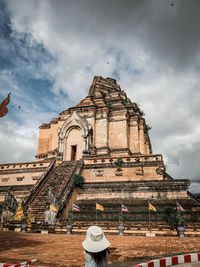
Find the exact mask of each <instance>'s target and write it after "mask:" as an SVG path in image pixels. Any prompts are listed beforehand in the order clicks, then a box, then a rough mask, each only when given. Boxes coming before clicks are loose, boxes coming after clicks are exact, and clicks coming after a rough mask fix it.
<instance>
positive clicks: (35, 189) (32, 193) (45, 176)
mask: <svg viewBox="0 0 200 267" xmlns="http://www.w3.org/2000/svg"><path fill="white" fill-rule="evenodd" d="M55 163H56V160H54V161H52V162H51V163H50V164H49V166H48V167H47V169H46V170H45V172H44V173H43V174H42V176H41V177H40V179H39V180H38V181H37V183H36V184H35V185H34V186H33V187H32V189H31V190H30V193H29V195H28V196H27V198H26V200H25V202H24V204H23V211H25V210H26V209H27V207H28V205H29V203H31V202H32V200H33V199H34V198H35V197H36V195H37V194H38V192H39V191H40V188H41V187H42V185H43V184H44V182H46V180H47V179H48V177H49V173H51V170H52V169H53V167H54V166H55Z"/></svg>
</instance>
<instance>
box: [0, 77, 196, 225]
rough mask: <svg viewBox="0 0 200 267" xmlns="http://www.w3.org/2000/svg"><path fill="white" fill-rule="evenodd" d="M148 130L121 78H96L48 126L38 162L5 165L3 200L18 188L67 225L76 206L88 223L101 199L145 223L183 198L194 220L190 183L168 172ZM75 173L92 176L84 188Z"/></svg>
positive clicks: (0, 170) (1, 170)
mask: <svg viewBox="0 0 200 267" xmlns="http://www.w3.org/2000/svg"><path fill="white" fill-rule="evenodd" d="M148 130H149V126H148V125H147V124H146V122H145V119H144V117H143V112H142V111H141V110H140V108H139V107H138V105H137V104H136V103H134V102H131V100H130V99H129V98H128V97H127V95H126V93H125V92H124V91H123V90H121V89H120V86H119V85H118V84H117V83H116V80H114V79H111V78H106V79H105V78H102V77H99V76H95V77H94V80H93V83H92V85H91V87H90V89H89V93H88V96H86V98H85V99H83V100H82V101H81V102H80V103H79V104H78V105H76V106H74V107H71V108H69V109H67V110H64V111H63V112H61V113H60V115H59V117H58V118H54V119H52V121H51V122H50V123H47V124H46V123H43V124H42V125H41V126H40V134H39V142H38V152H37V155H36V159H37V161H36V162H26V163H21V164H20V163H18V164H3V165H1V166H0V176H1V177H2V178H1V183H0V186H1V187H0V188H1V192H2V193H1V195H2V200H3V194H4V192H5V191H6V189H7V188H8V186H12V193H13V194H14V195H15V196H16V198H24V200H25V206H24V209H26V208H27V207H28V205H31V206H32V208H33V209H34V210H35V213H36V220H40V221H42V220H44V212H45V207H46V205H47V204H48V203H51V204H52V205H53V206H55V207H56V209H55V211H56V212H57V215H56V216H57V219H59V220H64V219H65V218H66V217H67V216H68V211H69V209H70V208H71V205H72V202H74V203H76V204H78V205H79V206H80V207H81V210H82V211H83V210H85V212H82V213H79V215H77V216H79V219H80V217H81V216H82V217H84V216H85V217H84V218H85V220H87V218H89V217H88V216H90V215H91V214H93V211H92V210H94V208H93V207H94V204H95V203H96V202H97V201H98V202H99V203H100V204H102V205H103V206H104V208H105V211H106V210H107V211H108V212H109V213H112V212H115V210H117V209H120V208H118V207H119V206H120V203H122V202H123V203H124V204H126V206H127V207H128V208H129V209H130V210H131V211H132V212H133V213H134V214H135V217H134V218H135V219H136V218H138V220H142V219H144V220H145V216H146V215H145V216H144V214H143V212H145V211H146V210H147V203H148V201H151V203H153V204H154V205H156V206H159V207H164V206H166V205H172V206H175V205H176V201H179V202H180V203H181V204H182V206H184V208H185V209H186V210H188V220H190V219H191V218H190V216H192V215H191V214H192V213H191V211H192V212H193V213H194V212H197V210H198V209H199V202H198V201H197V200H196V199H195V198H194V197H193V196H192V195H191V194H190V193H189V192H188V191H187V190H188V187H189V185H190V181H189V180H187V179H177V180H175V179H173V178H172V177H171V176H170V175H168V174H167V173H166V171H165V165H164V163H163V159H162V155H161V154H152V148H151V142H150V138H149V135H148ZM74 174H80V175H81V176H82V177H84V179H85V183H84V185H83V187H82V188H81V189H78V190H77V189H75V187H74V184H73V181H74V180H73V177H74ZM14 178H15V179H14ZM2 179H4V180H2ZM6 179H7V180H6ZM30 189H31V191H30V192H29V190H30ZM49 190H50V191H51V193H49ZM3 191H4V192H3ZM52 192H53V196H52ZM52 199H53V200H52ZM105 214H106V213H105ZM147 215H148V213H147ZM113 216H114V215H113ZM90 217H91V216H90ZM77 218H78V217H77Z"/></svg>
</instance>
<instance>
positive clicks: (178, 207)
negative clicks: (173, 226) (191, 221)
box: [176, 202, 184, 211]
mask: <svg viewBox="0 0 200 267" xmlns="http://www.w3.org/2000/svg"><path fill="white" fill-rule="evenodd" d="M176 204H177V210H180V211H184V208H182V207H181V205H180V204H179V203H178V202H177V203H176Z"/></svg>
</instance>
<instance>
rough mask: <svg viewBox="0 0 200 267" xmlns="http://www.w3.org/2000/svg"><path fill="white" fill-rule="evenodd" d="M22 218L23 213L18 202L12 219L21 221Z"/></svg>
mask: <svg viewBox="0 0 200 267" xmlns="http://www.w3.org/2000/svg"><path fill="white" fill-rule="evenodd" d="M23 218H24V214H23V211H22V203H21V202H19V204H18V207H17V211H16V214H15V216H14V218H13V220H14V221H22V219H23Z"/></svg>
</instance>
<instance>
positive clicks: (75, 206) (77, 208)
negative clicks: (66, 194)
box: [72, 203, 80, 211]
mask: <svg viewBox="0 0 200 267" xmlns="http://www.w3.org/2000/svg"><path fill="white" fill-rule="evenodd" d="M72 210H75V211H80V207H79V206H77V205H75V204H74V203H73V204H72Z"/></svg>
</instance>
